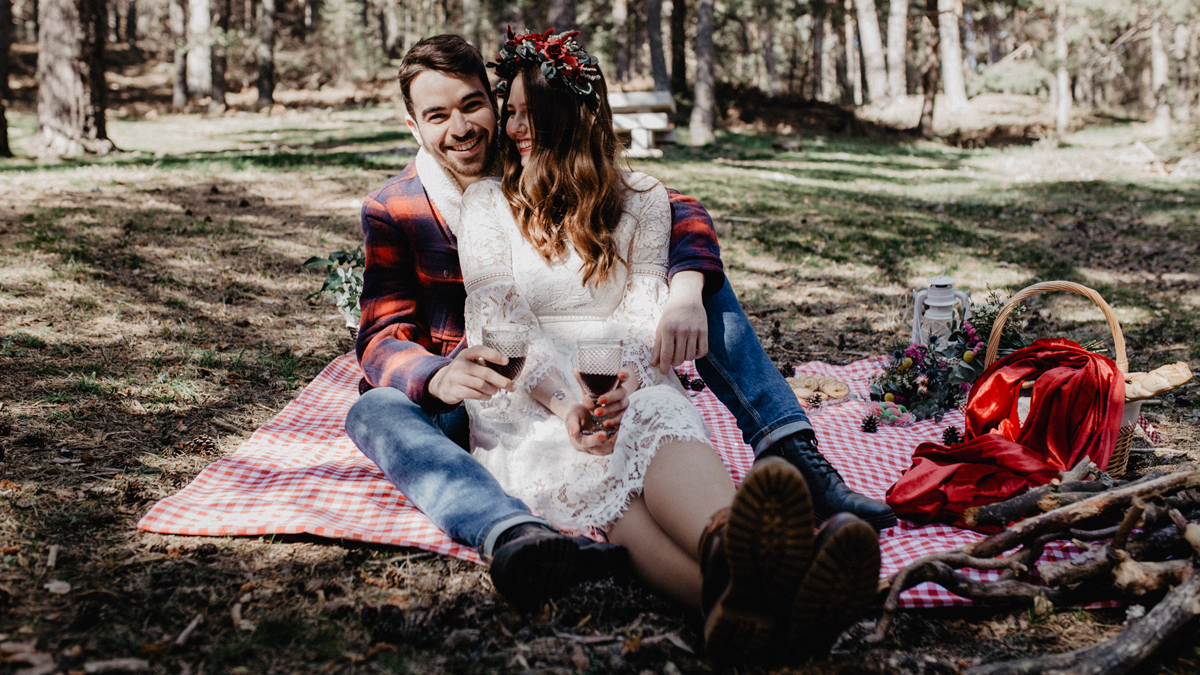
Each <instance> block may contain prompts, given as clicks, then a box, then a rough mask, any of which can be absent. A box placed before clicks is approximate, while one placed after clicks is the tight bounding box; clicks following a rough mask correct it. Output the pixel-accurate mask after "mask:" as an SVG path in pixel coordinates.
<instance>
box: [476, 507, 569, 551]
mask: <svg viewBox="0 0 1200 675" xmlns="http://www.w3.org/2000/svg"><path fill="white" fill-rule="evenodd" d="M525 523H538V524H539V525H545V526H546V527H550V528H553V527H554V526H553V525H551V524H550V523H549V522H548V521H547V520H546V519H545V518H538V517H537V516H535V515H533V514H531V513H518V514H516V515H512V516H509V517H507V518H502V519H501V520H499V521H497V522H495V523H493V524H492V526H491V527H489V528H488V531H487V536H486V537H484V538H483V545H482V546H480V547H479V555H481V556H483V559H484V560H487V561H489V562H491V560H492V554H493V553H495V551H494V550H492V549H494V548H495V547H496V540H497V539H499V538H500V535H502V534H504V532H505V531H506V530H509V529H511V528H514V527H516V526H517V525H524V524H525Z"/></svg>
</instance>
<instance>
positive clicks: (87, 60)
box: [33, 0, 116, 156]
mask: <svg viewBox="0 0 1200 675" xmlns="http://www.w3.org/2000/svg"><path fill="white" fill-rule="evenodd" d="M40 12H41V18H40V20H41V28H42V30H39V31H38V121H37V134H36V135H35V136H34V139H33V148H34V152H35V153H37V154H39V155H59V156H74V155H78V154H81V153H85V152H86V153H98V154H104V153H107V152H110V151H112V150H114V149H116V148H115V146H114V145H113V142H112V141H110V140H108V134H107V133H106V131H105V126H104V98H105V91H106V89H107V87H105V85H104V35H105V19H106V18H107V17H106V16H105V12H104V2H103V0H44V1H43V2H42V5H41V8H40Z"/></svg>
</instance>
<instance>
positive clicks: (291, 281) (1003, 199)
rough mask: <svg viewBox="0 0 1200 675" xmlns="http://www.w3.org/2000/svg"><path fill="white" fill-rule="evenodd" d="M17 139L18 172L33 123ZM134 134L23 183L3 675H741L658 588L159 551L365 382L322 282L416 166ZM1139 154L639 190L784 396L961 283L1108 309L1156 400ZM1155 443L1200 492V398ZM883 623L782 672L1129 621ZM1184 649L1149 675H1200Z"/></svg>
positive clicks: (1175, 196) (805, 172)
mask: <svg viewBox="0 0 1200 675" xmlns="http://www.w3.org/2000/svg"><path fill="white" fill-rule="evenodd" d="M10 123H12V124H13V127H14V144H15V145H16V147H17V149H18V151H20V149H21V147H22V144H23V143H24V141H25V140H27V139H28V137H29V135H30V134H31V132H32V126H33V121H32V117H31V116H30V114H29V113H28V112H21V111H18V112H17V113H15V114H12V115H11V116H10ZM110 133H111V134H112V136H113V137H114V139H115V140H116V141H117V144H118V146H120V147H122V148H123V149H125V150H126V152H124V153H121V154H120V155H118V156H116V157H112V158H107V159H104V160H100V161H95V162H78V163H73V162H67V163H62V162H49V163H38V162H35V161H34V160H31V159H18V160H13V161H10V162H8V163H0V369H2V370H3V372H4V376H3V378H0V556H2V557H0V642H3V643H6V644H7V645H8V646H6V647H4V649H5V650H6V651H5V653H4V658H3V660H0V673H5V674H8V673H17V672H30V673H32V672H39V673H43V672H44V673H50V672H63V673H71V672H104V671H103V668H104V667H110V668H112V669H114V670H113V671H115V670H120V669H125V670H129V669H134V668H138V667H142V663H141V662H140V661H139V662H125V663H117V664H108V666H104V665H97V664H98V663H101V662H103V661H106V660H110V659H119V658H129V659H141V660H144V661H145V667H146V668H147V669H148V670H149V671H150V672H159V673H200V672H203V673H238V674H240V673H259V672H263V673H308V672H322V673H347V674H348V673H367V672H394V673H399V672H417V673H422V672H445V671H452V672H492V671H505V672H508V671H538V672H542V671H552V672H560V673H569V672H628V673H646V672H651V673H666V674H673V673H690V672H710V671H713V670H719V669H717V668H715V667H714V666H713V665H712V664H710V663H709V662H707V661H706V660H705V659H704V658H703V656H702V641H701V639H700V638H699V636H698V626H697V624H696V621H695V620H694V617H691V616H689V615H688V614H687V613H686V612H684V611H682V610H680V609H678V608H676V607H673V606H671V605H669V604H667V603H665V602H663V601H661V600H659V599H657V598H655V597H654V596H652V595H650V594H649V593H647V592H646V591H644V590H643V589H640V588H638V587H637V586H621V585H617V584H613V583H606V584H595V585H591V586H588V587H583V588H580V589H577V590H576V591H575V592H573V593H572V594H571V595H570V596H568V597H566V598H563V599H561V600H558V601H556V602H554V603H551V604H550V605H548V606H547V607H546V610H545V611H544V612H543V613H542V614H541V615H539V616H527V615H521V614H518V613H517V612H516V611H515V610H513V609H512V608H511V607H509V606H508V605H507V604H506V603H505V602H504V601H502V600H500V599H499V598H498V597H497V596H496V595H495V594H494V593H493V592H492V590H491V586H490V582H489V581H488V578H487V575H486V572H485V570H484V569H483V568H481V567H478V566H476V565H473V564H469V563H464V562H462V561H457V560H451V559H446V558H441V557H437V556H434V555H431V554H428V553H424V552H420V551H415V550H407V549H397V548H389V547H380V546H369V545H362V544H357V543H354V542H346V541H330V540H323V539H316V538H306V537H287V538H280V537H265V538H202V537H171V536H160V535H154V534H149V533H145V532H140V531H138V530H136V528H135V525H136V522H137V520H138V519H139V518H140V517H141V516H142V515H143V514H144V513H145V512H146V510H147V509H148V508H149V506H150V505H151V504H152V503H153V502H154V501H155V500H158V499H161V498H162V497H165V496H167V495H169V494H172V493H174V492H176V491H177V490H179V489H180V488H182V487H183V486H184V485H186V484H187V483H188V482H189V481H190V480H191V479H192V478H193V477H194V476H195V475H196V474H197V473H198V472H199V471H200V470H201V469H202V468H203V467H205V466H206V465H208V464H209V463H211V462H212V461H214V460H215V459H217V458H219V457H221V456H225V455H228V454H230V453H232V452H234V451H236V449H237V447H238V446H239V444H240V443H241V442H242V441H243V440H244V439H245V435H244V434H243V433H241V432H240V431H239V430H242V431H249V430H253V429H255V428H257V427H258V426H260V425H261V424H263V423H265V422H266V421H267V420H268V419H270V418H271V417H272V416H273V415H274V414H275V413H276V412H278V411H279V410H280V409H281V408H282V407H283V406H284V405H285V404H286V403H287V402H288V401H289V400H291V399H292V398H294V397H295V396H296V395H297V393H298V392H299V390H300V389H301V388H302V387H303V386H304V385H305V384H306V383H307V382H308V381H310V380H311V379H312V377H314V376H315V375H316V373H317V372H319V371H320V369H321V368H322V367H323V366H324V365H325V364H327V363H328V362H329V361H330V360H332V359H333V358H334V357H336V356H337V355H339V354H342V353H345V352H346V351H348V350H349V349H350V346H351V343H350V339H349V333H348V331H347V330H346V328H345V327H344V326H343V325H342V321H341V319H340V317H338V316H337V314H336V312H335V311H334V310H333V308H332V307H331V306H330V305H329V304H327V303H326V302H325V301H323V300H307V299H306V296H307V295H308V293H310V292H311V291H312V290H315V289H316V288H317V287H318V286H319V285H320V278H321V277H320V275H319V274H318V273H316V272H306V271H304V270H302V269H301V268H300V263H302V262H303V261H304V260H305V259H306V258H308V257H309V256H310V255H315V254H324V253H327V252H329V251H332V250H336V249H339V248H353V247H354V246H356V245H357V244H358V242H359V241H360V240H361V234H360V232H359V227H358V222H357V213H358V208H359V205H360V204H361V199H362V197H363V196H364V195H366V194H367V193H368V192H369V191H371V190H373V189H375V188H376V187H378V186H379V185H381V184H382V183H383V182H384V181H385V180H386V179H387V178H389V177H390V176H392V175H394V174H395V173H397V172H398V170H399V168H400V167H402V166H403V165H404V164H405V163H407V162H408V161H411V156H412V154H413V150H414V148H413V145H412V143H411V141H410V140H408V138H407V132H406V131H404V129H403V125H402V122H401V121H400V118H399V116H398V115H397V113H396V110H395V109H394V108H393V107H391V106H386V105H385V106H382V107H377V108H375V107H371V108H358V107H353V106H347V107H343V108H340V109H333V108H327V109H322V108H316V107H314V108H308V109H305V110H300V111H296V110H275V111H274V113H273V114H248V113H235V112H230V113H228V114H225V115H213V116H202V115H198V114H193V115H166V114H162V115H158V114H155V115H151V116H150V117H149V118H147V117H146V116H145V115H141V116H139V117H138V118H137V119H120V118H116V119H114V120H113V121H112V123H111V126H110ZM1139 133H1140V132H1139V129H1138V128H1137V127H1136V126H1134V127H1129V126H1126V127H1120V128H1112V129H1101V130H1097V131H1094V132H1088V131H1087V130H1084V131H1081V132H1079V133H1078V134H1077V135H1076V137H1075V138H1074V139H1073V142H1072V145H1071V146H1070V147H1068V148H1064V149H1052V148H1048V147H1042V146H1034V147H1024V148H1017V149H1014V150H1008V151H1003V152H1000V151H987V150H981V151H964V150H956V149H952V148H946V147H945V146H940V145H934V144H921V143H911V142H907V141H905V142H892V141H872V142H870V143H856V142H855V141H853V140H852V139H839V138H834V137H829V138H826V137H811V138H804V139H803V141H804V143H805V149H804V150H802V151H799V152H786V153H776V152H773V151H771V150H770V143H771V140H772V139H771V138H769V137H756V136H736V137H735V136H731V135H727V136H724V137H723V139H722V141H721V143H720V144H718V146H717V147H716V148H715V149H708V150H706V151H705V153H704V154H703V155H699V154H697V153H695V151H692V150H688V149H684V148H680V149H670V150H669V151H668V153H667V156H666V157H665V158H664V159H663V160H659V161H648V162H645V163H642V164H639V165H638V168H639V169H642V170H646V171H648V172H650V173H653V174H655V175H658V176H661V177H662V178H664V180H666V181H667V182H668V183H669V184H670V185H672V186H673V187H678V188H679V189H681V190H683V191H685V192H688V193H690V194H694V195H696V196H697V197H699V198H701V199H702V200H703V201H704V203H705V204H706V205H707V206H708V207H709V209H710V210H711V211H712V213H713V215H714V218H715V221H716V224H717V226H718V230H719V232H720V234H721V237H722V245H723V247H724V248H723V253H724V258H725V261H726V263H727V265H728V267H729V273H730V276H731V279H732V280H733V282H734V285H735V288H736V290H737V291H738V293H739V296H740V297H741V298H742V300H743V302H744V303H745V305H746V306H747V309H748V310H750V311H751V313H752V316H753V321H754V322H755V324H756V328H757V329H758V330H759V335H760V337H761V338H762V340H763V342H764V345H766V346H767V348H768V351H769V353H770V354H771V356H772V358H774V359H775V360H776V362H777V364H778V365H780V366H781V367H783V368H788V367H791V366H794V365H796V364H798V363H803V362H805V361H807V360H810V359H819V360H824V361H827V362H834V363H846V362H849V361H852V360H855V359H858V358H863V357H864V356H868V355H874V354H879V353H883V352H885V351H889V350H890V349H891V347H892V345H893V344H894V343H895V342H896V341H897V340H900V339H902V338H903V337H904V336H905V335H906V330H907V328H906V322H907V316H908V315H907V312H908V311H910V309H909V308H910V307H911V306H910V305H909V304H908V302H909V300H908V298H909V293H910V290H909V289H910V288H911V287H912V286H914V285H915V284H916V283H917V282H919V281H920V280H921V279H924V278H927V277H929V276H933V275H935V274H937V273H939V272H940V271H942V270H947V271H949V272H950V273H951V274H953V275H955V276H956V277H957V278H958V279H959V280H960V284H962V285H964V286H966V287H969V288H972V289H973V290H976V291H981V290H983V289H984V288H986V287H987V286H991V287H996V288H1010V289H1011V288H1019V287H1021V286H1023V285H1025V284H1026V283H1029V282H1031V281H1033V280H1040V279H1048V278H1072V279H1075V280H1079V281H1083V282H1085V283H1089V284H1091V285H1095V286H1096V287H1098V288H1101V289H1102V290H1103V292H1104V293H1105V294H1106V296H1107V297H1110V299H1111V300H1113V301H1114V302H1115V303H1116V305H1117V309H1118V315H1119V316H1120V318H1121V320H1122V322H1123V324H1124V325H1125V326H1126V335H1127V338H1128V339H1129V342H1130V345H1131V354H1130V357H1131V360H1132V361H1133V365H1134V367H1135V368H1136V369H1145V368H1146V367H1153V366H1155V365H1159V364H1161V363H1164V362H1167V361H1174V360H1187V361H1189V362H1191V363H1192V364H1193V366H1194V365H1195V364H1196V362H1195V360H1194V359H1195V356H1196V354H1197V350H1198V349H1200V326H1198V324H1197V319H1196V313H1197V309H1198V308H1200V276H1197V273H1196V270H1195V260H1196V259H1197V258H1196V256H1197V254H1198V253H1200V249H1198V248H1197V243H1198V242H1200V225H1198V221H1197V214H1198V213H1200V190H1197V188H1196V187H1195V186H1194V185H1192V184H1190V183H1185V182H1179V181H1172V180H1171V178H1170V176H1169V174H1168V173H1167V170H1166V168H1164V167H1163V165H1162V162H1161V161H1158V160H1157V159H1153V160H1152V159H1150V158H1147V157H1146V156H1145V153H1143V152H1142V151H1141V150H1140V149H1139V146H1138V141H1140V140H1141V139H1140V137H1139V136H1138V134H1139ZM1186 142H1187V141H1186V139H1185V141H1184V142H1183V144H1184V145H1186ZM1146 143H1150V144H1151V145H1153V141H1152V140H1150V139H1147V140H1146V141H1145V142H1142V143H1141V146H1142V147H1145V146H1146ZM1154 147H1159V146H1154ZM1152 154H1153V153H1152ZM713 160H715V161H713ZM1156 161H1157V162H1158V163H1157V164H1156V163H1155V162H1156ZM1096 319H1097V315H1096V314H1095V313H1094V312H1093V311H1092V310H1091V309H1090V308H1089V307H1088V306H1087V304H1086V302H1085V301H1079V300H1076V299H1071V298H1053V299H1050V298H1047V299H1045V300H1044V301H1037V302H1031V303H1030V311H1029V313H1028V316H1027V317H1026V321H1027V322H1028V331H1029V332H1030V333H1031V334H1033V335H1037V336H1042V335H1068V336H1073V337H1080V338H1081V339H1082V338H1086V337H1104V328H1103V324H1102V323H1100V322H1098V321H1097V320H1096ZM1146 410H1147V412H1148V414H1149V416H1150V418H1151V419H1152V420H1153V421H1154V423H1155V425H1156V426H1157V428H1158V430H1159V431H1160V433H1162V435H1163V437H1164V439H1165V442H1164V443H1163V445H1162V446H1160V447H1158V448H1151V447H1149V445H1148V444H1147V443H1146V442H1145V441H1144V439H1143V440H1140V441H1139V442H1138V446H1139V447H1138V448H1137V450H1136V451H1135V453H1134V459H1133V471H1134V473H1137V472H1139V471H1142V470H1144V469H1146V468H1148V467H1150V466H1169V465H1172V464H1177V463H1179V462H1180V461H1182V460H1183V459H1191V460H1192V461H1200V434H1198V431H1200V387H1197V386H1196V384H1195V383H1193V384H1191V385H1189V386H1188V387H1185V388H1183V389H1181V390H1179V391H1178V392H1176V393H1174V394H1172V395H1170V396H1166V397H1163V398H1162V400H1160V401H1159V402H1158V403H1157V404H1156V405H1153V406H1150V407H1147V409H1146ZM52 551H54V554H53V561H51V556H52V553H51V552H52ZM876 618H877V615H873V616H870V617H868V618H867V619H866V620H865V621H864V622H862V623H861V624H859V625H858V626H856V627H855V628H854V629H852V630H851V631H850V632H849V633H848V634H847V636H846V638H845V639H844V640H843V641H842V643H841V644H840V645H839V646H838V648H837V649H836V650H835V653H834V655H833V656H831V657H830V658H829V659H827V660H822V661H820V662H816V663H812V664H808V665H806V666H803V667H798V668H794V669H791V670H790V672H801V673H955V672H959V671H960V670H961V669H963V668H966V667H970V666H972V665H977V664H980V663H991V662H996V661H1002V660H1005V659H1010V658H1017V657H1021V656H1027V655H1030V654H1039V653H1054V652H1060V651H1064V650H1068V649H1073V648H1076V647H1081V646H1086V645H1090V644H1093V643H1095V642H1097V641H1099V640H1102V639H1104V638H1107V637H1109V636H1111V635H1113V634H1115V633H1116V632H1118V631H1119V630H1120V629H1121V626H1122V622H1123V621H1124V618H1125V612H1124V610H1123V609H1109V610H1099V611H1081V610H1078V609H1060V610H1057V611H1054V612H1052V613H1050V614H1048V615H1035V614H1033V613H1032V612H1030V611H1027V610H1026V609H1023V608H1017V609H1012V608H1009V609H1004V608H999V609H985V608H976V609H958V610H953V611H951V610H944V611H938V612H934V611H913V612H906V613H903V614H902V615H901V617H900V619H899V621H898V622H897V624H896V626H895V627H894V628H893V630H892V631H891V632H890V633H889V636H888V638H887V639H886V640H885V641H884V642H883V643H879V644H872V643H869V642H867V641H866V640H865V639H864V637H865V635H866V634H867V633H868V632H869V631H870V629H871V627H872V626H873V621H874V620H875V619H876ZM197 621H198V622H199V623H197ZM1184 632H1185V633H1186V634H1185V635H1182V636H1180V638H1179V639H1178V640H1176V641H1174V642H1172V643H1171V644H1169V645H1168V646H1167V647H1166V648H1164V649H1163V650H1162V652H1161V654H1160V655H1159V656H1157V657H1155V659H1154V660H1153V662H1152V663H1151V664H1150V665H1149V666H1148V667H1147V668H1146V669H1144V670H1143V671H1142V672H1160V673H1191V672H1196V670H1197V668H1200V651H1198V650H1197V648H1196V647H1195V646H1194V645H1195V644H1196V641H1195V640H1196V637H1197V636H1196V630H1195V626H1193V627H1191V628H1189V629H1187V630H1186V631H1184ZM39 664H41V665H42V667H43V669H41V670H37V669H36V668H37V667H38V665H39ZM23 668H33V669H34V670H28V671H23V670H22V669H23ZM113 671H109V672H113ZM741 672H751V671H749V670H745V669H743V670H742V671H741ZM780 672H782V671H780Z"/></svg>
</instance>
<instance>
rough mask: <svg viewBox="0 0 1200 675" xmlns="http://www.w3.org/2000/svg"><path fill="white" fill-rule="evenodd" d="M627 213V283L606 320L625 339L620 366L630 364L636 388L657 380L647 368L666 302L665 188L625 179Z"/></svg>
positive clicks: (643, 179)
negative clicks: (629, 224) (629, 228)
mask: <svg viewBox="0 0 1200 675" xmlns="http://www.w3.org/2000/svg"><path fill="white" fill-rule="evenodd" d="M631 182H632V183H633V187H634V188H635V189H645V188H646V187H648V186H650V185H652V187H650V189H649V190H647V191H646V192H630V195H629V204H630V206H631V207H632V208H631V209H630V213H631V215H632V216H633V217H634V218H635V222H634V230H633V240H632V243H631V244H630V251H629V258H628V261H629V281H628V282H627V283H626V285H625V294H624V296H623V297H622V298H621V304H620V305H619V306H618V307H617V309H616V311H615V312H613V317H612V321H613V323H614V324H615V326H616V330H617V332H618V334H620V335H621V336H622V339H624V340H625V354H624V359H625V363H627V364H630V365H632V366H634V368H635V369H636V370H637V374H638V377H639V378H641V382H642V386H643V387H648V386H651V385H654V384H657V383H658V382H659V377H660V373H659V372H658V370H656V369H654V368H651V367H650V359H651V358H652V356H653V353H652V349H653V347H654V335H655V332H656V331H657V329H658V323H659V321H660V320H661V319H662V310H663V305H664V304H665V303H666V301H667V267H668V262H669V260H668V253H669V245H670V243H671V205H670V202H669V200H668V197H667V190H666V188H664V187H663V186H662V184H661V183H659V182H658V181H655V180H654V179H652V178H649V177H648V176H641V179H640V180H636V181H631Z"/></svg>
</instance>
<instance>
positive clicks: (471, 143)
mask: <svg viewBox="0 0 1200 675" xmlns="http://www.w3.org/2000/svg"><path fill="white" fill-rule="evenodd" d="M482 142H483V136H482V135H480V136H476V137H475V138H472V139H470V140H466V141H463V142H461V143H458V144H455V145H448V146H446V147H447V149H449V150H450V151H452V152H471V151H472V150H474V149H475V148H476V147H478V146H479V144H480V143H482Z"/></svg>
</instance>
